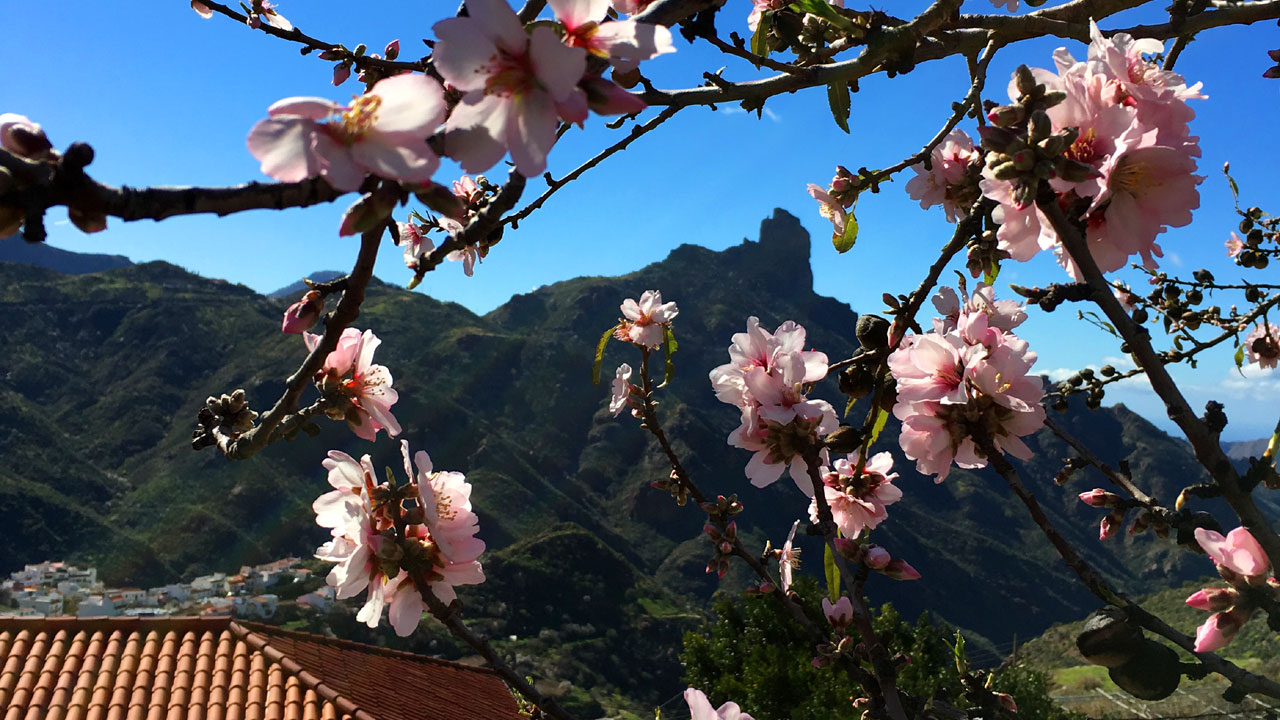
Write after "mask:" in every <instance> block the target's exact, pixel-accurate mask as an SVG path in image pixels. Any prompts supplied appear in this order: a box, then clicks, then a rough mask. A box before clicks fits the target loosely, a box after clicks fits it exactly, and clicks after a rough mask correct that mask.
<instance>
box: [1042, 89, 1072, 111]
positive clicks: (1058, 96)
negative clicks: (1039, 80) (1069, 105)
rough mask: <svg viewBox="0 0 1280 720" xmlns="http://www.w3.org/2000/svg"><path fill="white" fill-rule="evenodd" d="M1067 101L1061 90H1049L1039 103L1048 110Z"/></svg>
mask: <svg viewBox="0 0 1280 720" xmlns="http://www.w3.org/2000/svg"><path fill="white" fill-rule="evenodd" d="M1066 99H1067V94H1066V93H1065V92H1063V91H1061V90H1050V91H1049V92H1046V93H1045V94H1044V95H1043V96H1041V98H1040V102H1042V103H1044V107H1045V109H1046V110H1047V109H1049V108H1051V107H1053V106H1054V105H1058V104H1060V103H1061V102H1062V101H1063V100H1066Z"/></svg>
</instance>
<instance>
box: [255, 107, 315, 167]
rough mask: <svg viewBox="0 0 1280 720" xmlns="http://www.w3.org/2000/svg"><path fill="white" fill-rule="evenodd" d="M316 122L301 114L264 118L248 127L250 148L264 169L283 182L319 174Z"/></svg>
mask: <svg viewBox="0 0 1280 720" xmlns="http://www.w3.org/2000/svg"><path fill="white" fill-rule="evenodd" d="M315 134H316V124H315V123H314V122H312V121H311V120H308V119H305V118H300V117H284V118H280V119H267V120H261V121H259V122H258V124H257V125H254V126H253V130H250V131H249V152H250V154H252V155H253V156H254V157H255V158H257V159H258V161H259V162H261V163H262V173H263V174H264V175H268V176H270V177H273V178H275V179H277V180H281V181H283V182H298V181H300V180H306V179H307V178H309V177H314V176H316V175H319V174H320V168H321V162H320V159H319V157H318V156H317V155H316V154H315V152H314V151H313V150H312V145H313V143H314V140H315Z"/></svg>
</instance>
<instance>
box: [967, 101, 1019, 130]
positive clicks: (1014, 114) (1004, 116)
mask: <svg viewBox="0 0 1280 720" xmlns="http://www.w3.org/2000/svg"><path fill="white" fill-rule="evenodd" d="M1026 116H1027V111H1026V110H1024V109H1023V108H1022V106H1021V105H997V106H996V107H994V108H991V111H990V112H988V113H987V121H988V122H990V123H991V124H992V125H995V126H996V127H1000V128H1008V127H1012V126H1014V125H1017V124H1018V123H1020V122H1022V120H1023V118H1025V117H1026ZM978 132H982V130H981V129H979V131H978Z"/></svg>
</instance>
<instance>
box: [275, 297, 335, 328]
mask: <svg viewBox="0 0 1280 720" xmlns="http://www.w3.org/2000/svg"><path fill="white" fill-rule="evenodd" d="M323 311H324V297H323V296H322V295H321V294H320V293H318V292H316V291H315V290H310V291H308V292H307V293H306V294H305V295H303V296H302V299H301V300H299V301H298V302H296V303H294V304H292V305H290V306H289V307H288V309H286V310H285V311H284V319H283V320H281V321H280V332H283V333H285V334H286V335H297V334H299V333H301V332H302V331H303V330H306V329H308V328H310V327H311V326H312V325H315V324H316V320H319V319H320V313H321V312H323Z"/></svg>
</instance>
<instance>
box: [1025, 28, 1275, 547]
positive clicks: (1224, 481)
mask: <svg viewBox="0 0 1280 720" xmlns="http://www.w3.org/2000/svg"><path fill="white" fill-rule="evenodd" d="M1197 17H1198V16H1197ZM1042 190H1044V192H1042V193H1041V195H1040V196H1039V197H1037V198H1036V204H1037V205H1038V206H1039V208H1040V210H1041V212H1043V213H1044V214H1045V217H1046V218H1048V220H1049V222H1050V223H1051V224H1052V225H1053V229H1054V232H1056V233H1057V235H1058V239H1059V241H1060V242H1061V243H1062V246H1063V248H1064V249H1065V250H1066V251H1067V253H1068V254H1069V255H1070V257H1071V259H1072V260H1074V261H1075V263H1076V265H1077V267H1079V269H1080V275H1081V277H1082V278H1083V279H1084V281H1085V282H1087V283H1089V285H1090V286H1091V287H1092V288H1093V301H1094V302H1095V303H1097V305H1098V307H1100V308H1101V309H1102V311H1103V313H1104V314H1105V315H1106V316H1107V318H1108V319H1109V320H1110V321H1111V324H1112V325H1113V326H1114V327H1115V329H1116V332H1118V333H1120V336H1121V337H1123V338H1124V339H1125V342H1127V343H1128V344H1129V351H1130V353H1131V354H1132V355H1133V357H1134V359H1135V360H1136V361H1137V364H1138V366H1139V367H1142V368H1143V369H1145V370H1146V373H1147V379H1148V380H1149V381H1150V383H1151V389H1152V390H1155V392H1156V395H1158V396H1159V397H1160V400H1161V401H1162V402H1163V403H1164V406H1165V408H1166V409H1167V410H1168V413H1169V419H1170V420H1172V421H1173V422H1174V423H1175V424H1177V426H1178V427H1179V428H1180V429H1181V430H1182V432H1183V434H1184V435H1185V436H1186V438H1187V441H1188V442H1190V443H1191V447H1192V448H1193V449H1194V450H1195V455H1196V459H1197V460H1199V461H1200V464H1201V465H1203V466H1204V468H1205V469H1206V470H1208V471H1209V476H1210V477H1212V478H1213V479H1214V481H1215V482H1216V483H1217V484H1218V487H1219V488H1220V489H1221V490H1222V497H1223V498H1224V499H1225V500H1226V501H1227V503H1228V504H1230V505H1231V509H1232V510H1234V511H1235V512H1236V515H1238V516H1239V517H1240V522H1241V523H1243V524H1244V526H1245V527H1246V528H1248V530H1249V532H1250V533H1252V534H1253V536H1254V537H1255V538H1257V540H1258V542H1259V543H1260V544H1261V545H1262V548H1263V550H1265V551H1266V553H1267V556H1268V557H1270V558H1271V563H1272V565H1273V566H1274V565H1275V563H1276V561H1277V560H1280V537H1277V536H1276V534H1275V532H1274V531H1273V530H1272V529H1271V524H1270V523H1269V522H1267V519H1266V517H1265V516H1263V514H1262V512H1261V511H1260V510H1259V509H1258V506H1257V505H1256V504H1254V502H1253V495H1252V493H1251V492H1248V491H1246V490H1245V489H1244V488H1243V487H1242V486H1241V483H1240V475H1239V474H1238V473H1237V472H1236V470H1235V467H1234V466H1232V464H1231V461H1230V460H1229V459H1228V458H1227V455H1226V453H1225V452H1223V450H1222V445H1221V444H1220V442H1219V439H1218V433H1217V432H1214V431H1212V430H1210V428H1209V427H1208V426H1207V425H1206V424H1205V423H1204V422H1203V421H1201V420H1200V418H1198V417H1196V414H1195V412H1193V411H1192V410H1191V406H1190V405H1188V404H1187V399H1186V398H1185V397H1183V395H1182V391H1181V390H1180V389H1179V388H1178V385H1177V383H1176V382H1174V380H1173V378H1172V377H1171V376H1170V375H1169V371H1168V369H1166V368H1165V366H1164V363H1163V362H1162V361H1161V358H1160V356H1159V355H1157V354H1156V351H1155V349H1154V348H1152V346H1151V336H1150V334H1149V333H1148V332H1147V330H1146V328H1144V327H1142V326H1141V325H1139V324H1138V323H1136V322H1134V321H1133V319H1132V318H1130V317H1129V315H1128V313H1126V312H1125V310H1124V307H1123V306H1121V305H1120V301H1119V300H1117V299H1116V298H1115V296H1114V295H1113V294H1112V292H1111V286H1110V285H1109V284H1108V283H1107V280H1106V278H1104V277H1103V275H1102V272H1101V271H1100V270H1099V269H1098V265H1097V263H1095V262H1094V260H1093V256H1092V255H1091V254H1090V252H1089V248H1088V244H1087V243H1086V241H1085V238H1084V237H1083V236H1082V235H1081V234H1080V232H1079V231H1078V230H1077V229H1076V227H1075V225H1073V224H1072V223H1071V222H1070V221H1069V220H1067V218H1066V216H1065V215H1063V213H1062V210H1061V209H1060V208H1059V207H1058V203H1057V201H1056V199H1055V198H1054V197H1053V193H1052V192H1051V191H1048V186H1047V185H1045V186H1043V187H1042Z"/></svg>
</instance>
